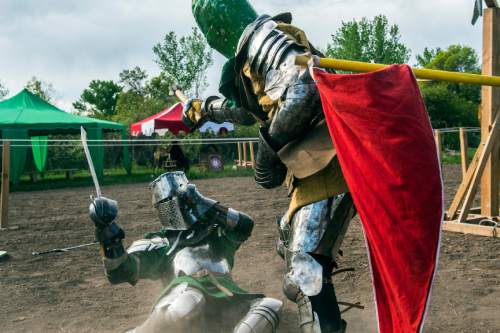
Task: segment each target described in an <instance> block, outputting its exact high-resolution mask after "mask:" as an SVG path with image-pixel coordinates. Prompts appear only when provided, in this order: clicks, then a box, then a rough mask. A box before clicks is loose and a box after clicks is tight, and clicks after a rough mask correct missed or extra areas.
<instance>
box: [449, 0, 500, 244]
mask: <svg viewBox="0 0 500 333" xmlns="http://www.w3.org/2000/svg"><path fill="white" fill-rule="evenodd" d="M486 5H487V6H488V8H486V9H485V10H484V19H483V67H482V68H483V69H482V74H483V75H492V76H499V75H500V8H499V5H498V4H497V1H495V0H487V1H486ZM499 136H500V88H499V87H489V86H483V88H482V96H481V143H480V144H479V147H478V149H477V151H476V154H475V155H474V157H473V158H472V161H471V164H470V166H467V149H466V147H467V136H466V134H465V132H464V131H460V144H461V150H462V154H461V155H462V156H461V158H462V175H463V179H462V183H461V184H460V186H459V188H458V191H457V193H456V195H455V198H454V199H453V202H452V203H451V206H450V207H449V209H448V211H447V214H446V220H445V223H444V226H443V229H444V230H446V231H454V232H462V233H469V234H476V235H482V236H490V237H500V228H499V227H500V218H499V216H500V212H499V186H500V142H499V141H500V140H499ZM479 188H480V189H481V206H480V207H479V208H476V209H473V208H471V207H472V202H473V200H474V196H475V195H476V193H477V191H478V189H479Z"/></svg>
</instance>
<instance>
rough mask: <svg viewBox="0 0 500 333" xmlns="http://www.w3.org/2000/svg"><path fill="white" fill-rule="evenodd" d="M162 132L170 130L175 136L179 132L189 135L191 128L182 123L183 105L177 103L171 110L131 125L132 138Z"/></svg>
mask: <svg viewBox="0 0 500 333" xmlns="http://www.w3.org/2000/svg"><path fill="white" fill-rule="evenodd" d="M161 130H169V131H170V132H172V133H173V134H174V135H177V134H179V132H181V131H182V132H185V133H189V128H188V127H187V126H186V125H185V124H184V123H183V122H182V104H181V103H177V104H175V105H174V106H172V107H171V108H169V109H167V110H164V111H162V112H160V113H157V114H155V115H153V116H151V117H148V118H146V119H144V120H141V121H139V122H137V123H134V124H132V125H130V133H131V134H132V136H139V135H146V136H151V135H153V133H155V132H157V131H160V132H161Z"/></svg>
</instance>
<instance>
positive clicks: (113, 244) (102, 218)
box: [89, 197, 125, 258]
mask: <svg viewBox="0 0 500 333" xmlns="http://www.w3.org/2000/svg"><path fill="white" fill-rule="evenodd" d="M117 215H118V204H117V202H116V201H114V200H111V199H108V198H105V197H99V198H95V199H93V200H92V203H91V204H90V207H89V216H90V219H91V220H92V222H94V225H95V235H96V239H97V240H98V241H99V242H100V243H101V248H102V250H103V254H104V256H105V257H106V258H118V257H120V256H121V255H123V254H124V252H125V249H124V248H123V245H122V239H124V238H125V233H124V232H123V230H122V229H121V228H120V226H118V224H116V222H115V220H116V217H117Z"/></svg>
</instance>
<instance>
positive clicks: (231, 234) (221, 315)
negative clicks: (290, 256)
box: [90, 172, 282, 333]
mask: <svg viewBox="0 0 500 333" xmlns="http://www.w3.org/2000/svg"><path fill="white" fill-rule="evenodd" d="M150 187H151V190H152V192H153V206H154V207H155V209H156V210H157V212H158V215H159V219H160V222H161V224H162V225H163V229H162V230H161V231H160V232H156V233H150V234H147V235H146V236H145V239H142V240H138V241H135V242H134V243H132V245H131V246H130V247H129V248H128V250H125V249H124V247H123V244H122V240H123V239H124V237H125V234H124V232H123V230H122V229H121V228H120V227H119V226H118V224H117V223H116V217H117V212H118V208H117V203H116V201H113V200H110V199H107V198H104V197H100V198H96V199H94V200H93V202H92V203H91V205H90V218H91V220H92V221H93V222H94V224H95V226H96V238H97V240H98V241H99V242H100V245H101V255H102V259H103V264H104V268H105V273H106V276H107V277H108V279H109V281H110V282H111V283H112V284H118V283H123V282H128V283H130V284H132V285H135V284H136V283H137V282H138V281H139V280H140V279H153V280H158V279H161V280H162V282H163V283H164V285H165V288H164V290H163V292H162V293H161V295H160V297H159V298H158V300H157V302H156V304H155V305H154V308H153V310H152V313H151V314H150V316H149V317H148V318H147V319H146V321H145V322H144V323H143V324H142V325H141V326H139V327H137V328H136V329H134V330H132V331H131V332H136V333H155V332H158V333H160V332H161V333H167V332H175V333H182V332H186V333H188V332H189V333H193V332H200V333H201V332H231V331H233V332H234V333H274V332H276V330H277V327H278V323H279V314H280V310H281V307H282V302H281V301H279V300H277V299H273V298H266V297H264V296H263V295H260V294H250V293H247V292H246V291H245V290H243V289H241V288H240V287H238V285H236V283H235V282H233V280H232V278H231V269H232V267H233V263H234V254H235V252H236V251H237V250H238V248H239V246H240V244H241V243H242V242H244V241H245V240H246V239H247V238H248V237H249V236H250V234H251V232H252V229H253V225H254V223H253V221H252V219H251V218H250V217H249V216H248V215H246V214H244V213H241V212H238V211H236V210H234V209H232V208H226V207H224V206H222V205H220V204H219V203H217V202H216V201H214V200H212V199H209V198H206V197H204V196H203V195H202V194H200V193H199V192H198V191H197V189H196V187H195V186H194V185H192V184H189V183H188V180H187V178H186V176H185V175H184V173H183V172H172V173H166V174H164V175H162V176H160V177H159V178H158V179H157V180H155V181H154V182H153V183H152V184H151V186H150Z"/></svg>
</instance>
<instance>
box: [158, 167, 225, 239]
mask: <svg viewBox="0 0 500 333" xmlns="http://www.w3.org/2000/svg"><path fill="white" fill-rule="evenodd" d="M149 188H150V189H151V191H152V196H153V198H152V199H153V207H154V208H155V209H156V211H157V213H158V217H159V219H160V223H161V224H162V225H163V227H164V228H165V229H168V230H189V229H191V228H192V227H193V226H194V225H195V224H197V223H198V222H199V217H200V216H203V214H204V213H206V212H207V211H208V210H209V209H210V208H211V207H212V206H213V205H215V204H216V203H217V202H216V201H215V200H212V199H209V198H206V197H204V196H202V195H201V194H200V193H199V192H198V191H197V190H196V186H194V185H193V184H189V181H188V179H187V177H186V175H185V174H184V172H182V171H176V172H167V173H164V174H163V175H161V176H159V177H158V178H157V179H156V180H155V181H153V182H152V183H151V184H150V185H149Z"/></svg>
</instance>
